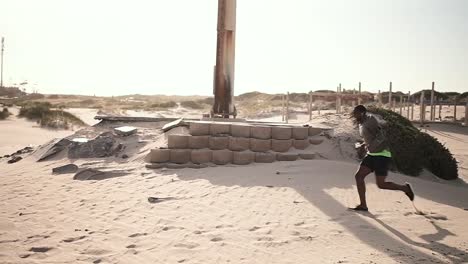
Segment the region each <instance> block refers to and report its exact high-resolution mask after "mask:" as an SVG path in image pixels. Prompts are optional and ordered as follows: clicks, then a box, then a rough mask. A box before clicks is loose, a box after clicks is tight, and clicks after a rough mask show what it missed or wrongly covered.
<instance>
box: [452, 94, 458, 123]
mask: <svg viewBox="0 0 468 264" xmlns="http://www.w3.org/2000/svg"><path fill="white" fill-rule="evenodd" d="M453 122H457V98H455V103H453Z"/></svg>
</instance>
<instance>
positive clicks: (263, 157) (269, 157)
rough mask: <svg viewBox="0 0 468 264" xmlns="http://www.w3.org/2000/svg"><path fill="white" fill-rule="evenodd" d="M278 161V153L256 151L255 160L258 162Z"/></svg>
mask: <svg viewBox="0 0 468 264" xmlns="http://www.w3.org/2000/svg"><path fill="white" fill-rule="evenodd" d="M274 161H276V153H271V152H264V153H262V152H256V153H255V162H257V163H272V162H274Z"/></svg>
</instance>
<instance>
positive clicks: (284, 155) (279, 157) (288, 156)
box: [276, 153, 299, 161]
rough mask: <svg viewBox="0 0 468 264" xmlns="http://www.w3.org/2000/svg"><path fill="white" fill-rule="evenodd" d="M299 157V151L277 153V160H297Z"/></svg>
mask: <svg viewBox="0 0 468 264" xmlns="http://www.w3.org/2000/svg"><path fill="white" fill-rule="evenodd" d="M298 158H299V154H297V153H277V154H276V160H278V161H295V160H297V159H298Z"/></svg>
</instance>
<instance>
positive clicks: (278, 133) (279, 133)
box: [271, 126, 293, 140]
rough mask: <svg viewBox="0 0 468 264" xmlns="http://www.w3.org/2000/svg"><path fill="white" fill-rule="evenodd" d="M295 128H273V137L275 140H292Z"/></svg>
mask: <svg viewBox="0 0 468 264" xmlns="http://www.w3.org/2000/svg"><path fill="white" fill-rule="evenodd" d="M292 132H293V128H292V127H281V126H278V127H272V128H271V137H272V138H273V139H283V140H285V139H291V137H292Z"/></svg>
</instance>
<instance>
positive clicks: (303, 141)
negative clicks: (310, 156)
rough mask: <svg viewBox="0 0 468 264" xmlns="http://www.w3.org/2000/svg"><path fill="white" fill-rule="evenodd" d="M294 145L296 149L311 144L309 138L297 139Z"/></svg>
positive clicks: (304, 147)
mask: <svg viewBox="0 0 468 264" xmlns="http://www.w3.org/2000/svg"><path fill="white" fill-rule="evenodd" d="M293 145H294V148H296V149H306V148H308V147H309V146H310V143H309V140H307V139H295V140H294V142H293Z"/></svg>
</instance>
